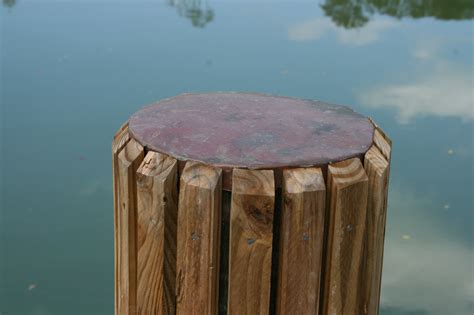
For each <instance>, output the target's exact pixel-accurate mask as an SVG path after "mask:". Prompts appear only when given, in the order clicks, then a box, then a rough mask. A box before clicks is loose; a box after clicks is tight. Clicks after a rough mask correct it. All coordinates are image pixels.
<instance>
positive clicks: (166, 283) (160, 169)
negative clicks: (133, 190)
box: [137, 152, 178, 314]
mask: <svg viewBox="0 0 474 315" xmlns="http://www.w3.org/2000/svg"><path fill="white" fill-rule="evenodd" d="M177 174H178V163H177V162H176V160H175V159H173V158H171V157H168V156H165V155H162V154H160V153H156V152H148V153H147V155H146V156H145V159H144V160H143V162H142V164H141V165H140V168H139V169H138V171H137V197H138V206H137V251H138V257H137V281H138V284H137V311H138V313H139V314H174V313H175V308H176V305H175V304H176V303H175V287H176V286H175V282H176V224H177V222H176V221H177V216H178V187H177Z"/></svg>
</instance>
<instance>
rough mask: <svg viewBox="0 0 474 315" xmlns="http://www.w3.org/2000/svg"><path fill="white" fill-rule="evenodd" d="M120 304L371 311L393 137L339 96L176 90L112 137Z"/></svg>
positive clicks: (197, 310) (122, 310) (162, 308)
mask: <svg viewBox="0 0 474 315" xmlns="http://www.w3.org/2000/svg"><path fill="white" fill-rule="evenodd" d="M112 154H113V175H114V206H115V313H116V314H175V313H177V314H217V313H219V314H226V313H228V314H269V313H277V314H292V313H295V314H377V313H378V305H379V297H380V281H381V274H382V257H383V239H384V233H385V232H384V231H385V218H386V209H387V192H388V176H389V167H390V155H391V142H390V140H389V139H388V138H387V136H386V135H385V134H384V133H383V131H382V130H380V128H379V127H378V126H377V125H375V123H374V122H372V121H371V120H370V119H368V118H365V117H363V116H361V115H359V114H357V113H355V112H354V111H352V110H351V109H349V108H347V107H344V106H337V105H329V104H326V103H323V102H319V101H310V100H300V99H293V98H287V97H276V96H268V95H260V94H241V93H211V94H184V95H180V96H177V97H174V98H171V99H166V100H163V101H160V102H158V103H156V104H153V105H150V106H148V107H145V108H143V109H141V110H140V111H138V112H137V113H135V114H134V115H133V116H132V117H131V118H130V120H129V121H128V122H127V123H126V124H125V125H124V126H123V127H122V128H120V130H119V131H118V132H117V134H116V136H115V138H114V141H113V145H112Z"/></svg>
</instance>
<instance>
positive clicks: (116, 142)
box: [112, 122, 130, 314]
mask: <svg viewBox="0 0 474 315" xmlns="http://www.w3.org/2000/svg"><path fill="white" fill-rule="evenodd" d="M129 140H130V136H129V134H128V122H126V123H124V124H123V125H122V126H121V127H120V129H119V130H118V131H117V133H116V134H115V136H114V139H113V141H112V178H113V194H114V279H115V281H116V280H117V279H118V270H119V266H118V262H119V259H118V255H119V252H118V237H119V234H118V213H119V209H118V203H117V199H118V189H119V185H118V176H119V175H118V155H119V153H120V151H121V150H122V149H123V147H124V146H125V145H126V144H127V143H128V141H129ZM118 300H119V299H118V285H117V283H115V284H114V312H115V314H118V304H119V303H118Z"/></svg>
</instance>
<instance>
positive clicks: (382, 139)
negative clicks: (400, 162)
mask: <svg viewBox="0 0 474 315" xmlns="http://www.w3.org/2000/svg"><path fill="white" fill-rule="evenodd" d="M374 144H375V145H376V146H377V148H378V149H379V150H380V152H382V154H383V156H384V157H385V159H386V160H387V161H390V159H391V156H392V141H391V140H390V139H389V138H388V137H387V136H386V135H385V133H384V132H383V131H382V130H381V129H379V128H376V129H375V131H374Z"/></svg>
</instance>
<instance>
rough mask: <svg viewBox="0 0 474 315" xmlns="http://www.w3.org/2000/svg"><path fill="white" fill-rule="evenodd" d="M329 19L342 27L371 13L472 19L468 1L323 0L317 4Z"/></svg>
mask: <svg viewBox="0 0 474 315" xmlns="http://www.w3.org/2000/svg"><path fill="white" fill-rule="evenodd" d="M321 8H322V9H323V11H324V13H325V14H326V15H327V16H329V17H331V19H332V20H333V22H334V23H335V24H336V25H338V26H342V27H345V28H356V27H361V26H363V25H365V24H366V23H367V22H368V21H369V19H370V16H371V15H373V14H383V15H390V16H393V17H396V18H398V19H401V18H404V17H411V18H415V19H416V18H423V17H433V18H436V19H439V20H465V19H472V18H474V1H472V0H450V1H443V0H326V1H325V2H324V4H322V5H321Z"/></svg>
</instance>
